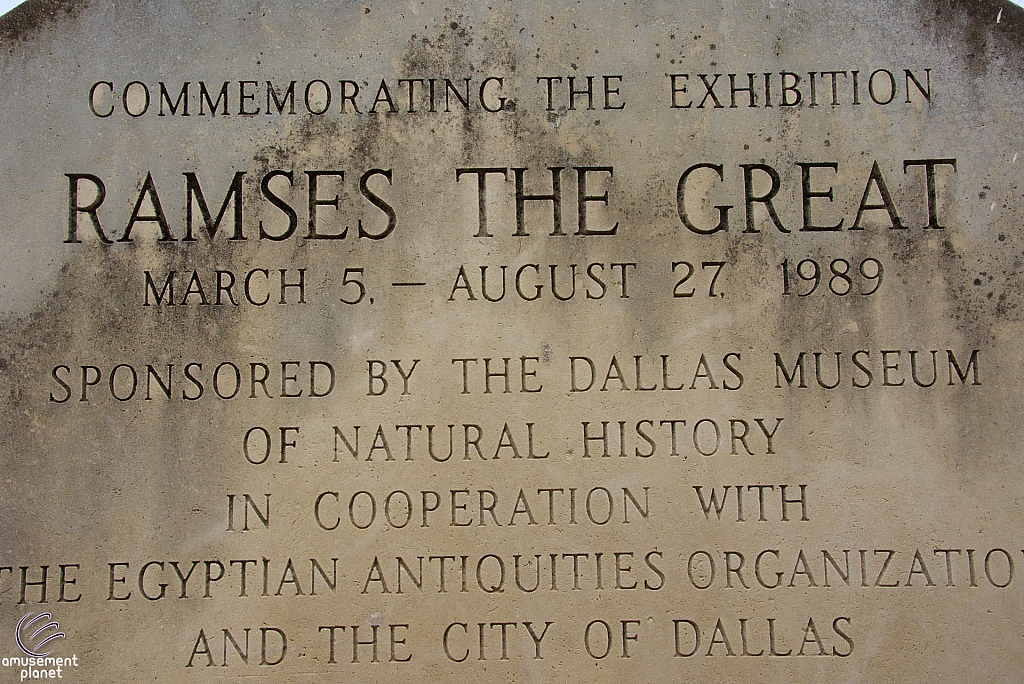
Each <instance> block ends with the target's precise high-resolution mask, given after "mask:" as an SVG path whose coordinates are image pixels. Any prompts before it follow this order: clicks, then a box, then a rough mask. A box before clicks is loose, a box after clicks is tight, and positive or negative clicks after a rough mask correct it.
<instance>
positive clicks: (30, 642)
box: [14, 613, 65, 658]
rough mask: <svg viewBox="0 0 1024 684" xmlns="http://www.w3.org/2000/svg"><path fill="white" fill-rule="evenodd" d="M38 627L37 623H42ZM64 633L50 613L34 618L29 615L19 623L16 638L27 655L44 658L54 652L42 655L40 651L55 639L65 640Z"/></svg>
mask: <svg viewBox="0 0 1024 684" xmlns="http://www.w3.org/2000/svg"><path fill="white" fill-rule="evenodd" d="M40 621H42V624H39V625H38V626H37V623H40ZM64 636H65V634H64V632H61V631H60V625H59V624H57V622H56V620H54V619H53V616H52V615H50V614H49V613H40V614H39V615H36V616H34V617H33V615H32V613H28V614H27V615H25V617H23V618H21V620H19V621H18V629H17V630H16V631H15V633H14V638H15V639H16V640H17V641H18V647H19V648H21V650H22V651H24V652H25V653H26V654H27V655H30V656H34V657H36V658H42V657H43V656H48V655H50V654H51V653H53V651H52V650H50V651H46V652H45V653H41V652H40V651H42V650H43V648H44V647H45V646H46V644H48V643H50V642H51V641H53V640H54V639H63V638H64Z"/></svg>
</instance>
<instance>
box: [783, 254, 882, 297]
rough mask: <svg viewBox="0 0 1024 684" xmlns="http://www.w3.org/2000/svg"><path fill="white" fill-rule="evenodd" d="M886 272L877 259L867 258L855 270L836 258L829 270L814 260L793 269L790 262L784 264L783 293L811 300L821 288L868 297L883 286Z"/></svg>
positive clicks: (843, 260) (806, 261)
mask: <svg viewBox="0 0 1024 684" xmlns="http://www.w3.org/2000/svg"><path fill="white" fill-rule="evenodd" d="M884 277H885V269H884V268H883V267H882V262H881V261H879V260H878V259H875V258H872V257H868V258H867V259H864V260H863V261H861V262H860V265H859V266H857V267H856V268H855V267H854V266H853V265H852V264H851V263H850V262H849V261H847V260H846V259H833V260H832V261H831V263H829V265H828V269H827V270H826V269H825V267H824V266H823V265H822V264H819V263H818V262H817V261H815V260H814V259H804V260H803V261H801V262H799V263H797V264H796V267H795V268H794V267H793V266H792V264H791V263H790V261H789V259H786V260H785V261H783V262H782V294H783V295H794V294H795V295H796V296H797V297H809V296H810V295H812V294H814V293H815V292H816V291H817V290H818V287H819V286H822V285H824V286H825V287H827V288H828V291H829V292H831V293H832V294H834V295H837V296H839V297H845V296H846V295H848V294H854V295H861V296H864V297H869V296H871V295H873V294H875V293H876V292H878V288H880V287H882V279H883V278H884Z"/></svg>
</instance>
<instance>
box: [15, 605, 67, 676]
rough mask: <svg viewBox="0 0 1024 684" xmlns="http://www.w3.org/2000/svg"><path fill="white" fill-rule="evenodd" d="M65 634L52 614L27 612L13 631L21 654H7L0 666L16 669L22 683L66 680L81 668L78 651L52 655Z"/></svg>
mask: <svg viewBox="0 0 1024 684" xmlns="http://www.w3.org/2000/svg"><path fill="white" fill-rule="evenodd" d="M66 636H67V635H66V634H65V633H64V632H62V631H61V629H60V625H59V624H58V623H57V621H56V620H54V619H53V615H51V614H50V613H39V614H38V615H36V614H35V613H26V614H25V615H24V616H23V617H22V618H21V619H20V620H18V626H17V628H15V630H14V640H15V642H16V643H17V644H18V648H19V650H20V651H21V653H18V654H17V655H14V656H4V658H3V659H2V660H0V665H2V666H3V667H5V668H9V669H11V670H13V671H16V672H17V673H18V680H19V681H22V682H26V681H39V680H47V679H64V676H65V675H67V674H68V673H69V672H71V671H73V670H74V669H75V668H77V667H78V654H72V655H71V656H66V657H65V656H54V655H53V652H54V648H55V646H56V645H57V644H59V643H62V642H63V640H64V639H65V637H66Z"/></svg>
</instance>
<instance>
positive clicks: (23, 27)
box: [0, 0, 90, 44]
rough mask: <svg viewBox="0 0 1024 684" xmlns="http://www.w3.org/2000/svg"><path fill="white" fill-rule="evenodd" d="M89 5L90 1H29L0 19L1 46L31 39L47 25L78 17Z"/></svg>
mask: <svg viewBox="0 0 1024 684" xmlns="http://www.w3.org/2000/svg"><path fill="white" fill-rule="evenodd" d="M89 5H90V2H89V0H28V2H26V3H24V4H21V5H19V6H17V7H15V8H14V9H13V10H11V11H10V12H8V13H7V14H6V15H4V16H3V18H2V19H0V44H8V43H12V42H14V41H18V40H26V39H28V38H31V37H32V36H34V35H35V34H36V33H37V32H38V31H40V30H41V29H42V28H43V27H44V26H46V25H47V24H50V23H52V22H57V21H61V20H63V19H73V18H75V17H77V16H78V15H79V14H80V13H81V12H82V10H84V9H85V8H87V7H88V6H89Z"/></svg>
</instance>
